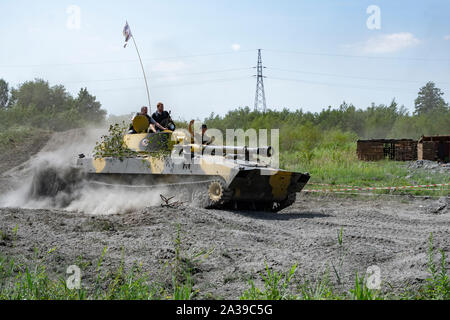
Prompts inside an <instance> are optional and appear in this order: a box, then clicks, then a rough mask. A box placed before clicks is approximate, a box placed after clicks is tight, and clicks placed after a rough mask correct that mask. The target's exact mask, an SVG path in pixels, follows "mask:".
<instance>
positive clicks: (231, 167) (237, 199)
mask: <svg viewBox="0 0 450 320" xmlns="http://www.w3.org/2000/svg"><path fill="white" fill-rule="evenodd" d="M135 122H137V121H135ZM144 122H145V121H144ZM134 124H135V129H137V130H136V131H137V132H142V131H143V128H138V127H139V126H138V125H137V124H136V123H134ZM143 127H146V126H145V125H144V126H143ZM147 127H148V125H147ZM189 140H190V139H189ZM191 142H192V141H187V139H186V136H185V135H183V134H182V133H179V132H178V131H175V132H161V133H136V134H127V135H125V136H124V144H125V145H126V146H127V147H128V148H129V149H131V150H133V151H134V152H136V154H135V156H133V157H126V158H122V159H119V158H114V157H104V158H86V157H84V156H81V157H80V158H79V159H78V160H77V170H79V171H80V172H81V174H82V175H83V177H84V178H85V179H87V181H88V182H89V183H93V184H99V185H105V186H123V187H130V188H148V187H150V188H151V187H154V186H161V187H167V188H168V190H169V191H168V192H169V195H170V196H172V195H176V196H177V198H178V200H181V201H191V202H193V203H194V204H196V205H198V206H200V207H204V208H231V209H246V210H271V211H279V210H281V209H283V208H286V207H288V206H290V205H291V204H292V203H294V201H295V196H296V193H297V192H300V191H301V190H302V188H303V187H304V186H305V184H306V183H307V182H308V180H309V174H308V173H305V174H303V173H297V172H289V171H285V170H281V169H275V168H271V167H268V166H267V165H264V164H262V163H261V162H260V161H259V157H270V156H272V148H271V147H263V148H247V147H228V146H211V145H209V146H207V145H201V144H192V143H191ZM161 151H163V153H161ZM164 152H165V153H164ZM252 159H255V160H254V161H253V160H252ZM72 175H73V174H72ZM64 187H67V183H66V184H65V185H64Z"/></svg>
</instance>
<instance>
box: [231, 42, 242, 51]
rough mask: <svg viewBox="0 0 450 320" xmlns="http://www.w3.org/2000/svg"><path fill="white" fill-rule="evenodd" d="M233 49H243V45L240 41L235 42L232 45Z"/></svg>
mask: <svg viewBox="0 0 450 320" xmlns="http://www.w3.org/2000/svg"><path fill="white" fill-rule="evenodd" d="M231 49H233V50H234V51H239V49H241V45H240V44H239V43H233V44H232V45H231Z"/></svg>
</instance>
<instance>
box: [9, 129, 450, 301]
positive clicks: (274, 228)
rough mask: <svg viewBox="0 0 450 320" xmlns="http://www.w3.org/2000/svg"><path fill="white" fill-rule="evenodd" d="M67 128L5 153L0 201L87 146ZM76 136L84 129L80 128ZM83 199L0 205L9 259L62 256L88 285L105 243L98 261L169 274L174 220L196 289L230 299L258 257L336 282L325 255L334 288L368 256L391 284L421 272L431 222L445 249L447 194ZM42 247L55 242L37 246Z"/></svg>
mask: <svg viewBox="0 0 450 320" xmlns="http://www.w3.org/2000/svg"><path fill="white" fill-rule="evenodd" d="M98 134H99V133H98V132H97V133H96V134H95V135H93V136H98ZM73 136H80V132H79V131H73V132H71V133H69V134H65V135H64V136H59V137H53V138H52V139H51V140H50V142H49V143H48V144H47V146H46V147H45V148H44V150H43V152H41V153H39V154H38V155H37V156H35V157H32V160H31V161H28V162H27V163H26V164H22V165H20V166H19V167H17V168H15V169H11V167H12V165H11V161H12V160H11V161H9V162H8V163H7V164H5V166H4V167H3V171H6V170H8V171H7V172H5V174H4V175H3V176H2V177H0V204H1V203H2V198H5V197H6V191H8V190H11V189H13V187H14V186H17V185H21V187H22V189H24V188H25V189H26V188H27V186H28V184H29V183H30V180H29V176H30V175H31V174H32V172H33V168H35V167H39V166H40V165H42V163H43V162H44V161H45V162H46V163H48V161H51V159H57V160H58V162H63V163H64V162H65V160H64V159H63V157H66V159H69V158H72V157H73V155H72V154H70V153H68V152H67V151H66V150H71V151H72V153H75V154H78V153H80V152H89V151H88V150H90V149H89V143H87V142H86V143H85V144H84V146H83V148H80V147H76V148H75V147H73V146H74V145H75V144H76V142H75V139H72V138H73ZM82 137H83V139H87V136H86V135H85V134H83V135H82ZM88 140H92V139H88ZM61 141H65V145H66V150H62V151H61V150H59V151H58V150H57V149H55V148H54V147H53V146H55V145H58V144H60V142H61ZM68 141H69V142H71V144H68V143H67V142H68ZM77 146H78V145H77ZM18 159H19V158H18ZM20 159H22V158H20ZM24 159H26V158H24ZM33 159H39V161H34V160H33ZM16 165H19V163H16ZM24 195H26V193H22V194H21V195H20V196H17V197H16V198H17V199H16V200H21V199H22V198H23V197H24ZM126 198H127V199H128V201H130V199H131V201H132V202H140V201H139V200H138V199H141V198H140V197H139V196H136V200H134V196H131V195H126ZM86 199H88V200H89V201H87V202H89V205H88V206H84V207H80V208H78V210H76V211H67V210H61V209H55V208H53V209H46V208H45V205H41V206H33V205H28V206H24V205H20V203H21V202H20V201H19V202H17V203H19V204H18V205H11V204H9V205H7V206H6V207H5V205H3V207H2V205H0V231H1V232H2V234H4V235H7V236H6V237H0V254H1V255H7V256H12V257H15V258H16V259H17V261H19V262H29V261H36V259H41V260H44V261H46V263H47V265H48V266H49V270H50V271H51V272H52V273H53V274H54V275H55V276H62V277H64V276H65V270H66V268H67V267H68V266H69V265H72V264H78V265H80V266H81V267H82V282H83V284H84V285H85V286H91V285H92V283H93V281H94V279H95V269H96V262H97V261H98V259H99V258H100V256H101V255H102V251H103V248H104V247H105V246H106V247H107V248H108V251H107V255H106V257H105V264H104V267H105V268H106V269H108V270H114V269H116V268H117V267H118V266H119V264H120V262H121V261H122V260H124V262H125V266H126V267H130V266H131V265H132V264H133V263H135V262H139V263H142V268H143V270H144V271H147V272H149V273H150V274H151V275H152V276H153V277H154V279H155V280H157V281H160V282H167V283H169V284H170V281H171V280H170V275H169V272H168V270H167V268H165V267H164V265H165V264H166V263H167V262H168V261H170V260H171V259H173V258H174V255H175V250H174V248H175V246H174V241H175V237H176V234H177V229H178V225H179V228H180V231H181V239H182V241H181V243H182V255H183V256H184V257H185V258H189V257H193V256H195V254H196V253H198V252H201V251H202V250H206V251H208V252H210V254H209V255H208V256H207V257H203V258H202V259H201V260H200V261H199V262H197V263H195V265H194V269H193V281H194V283H195V287H194V288H195V289H199V292H200V294H199V298H212V297H213V298H225V299H232V298H238V297H239V296H240V294H241V293H242V292H243V290H245V289H247V288H248V283H247V280H248V279H249V278H251V277H255V276H256V275H257V273H258V272H262V271H263V270H264V267H265V262H267V264H268V265H269V266H270V267H272V268H274V269H276V270H280V271H287V270H288V269H289V268H290V267H291V266H292V265H293V264H294V263H298V269H297V270H298V272H297V274H296V281H302V280H304V279H311V278H316V277H320V276H321V275H322V274H323V273H324V272H325V271H326V270H327V269H328V270H329V272H330V280H331V281H332V282H336V277H335V274H334V272H333V268H332V265H334V266H337V269H338V272H339V275H340V277H341V278H342V282H343V286H342V287H341V288H342V289H348V288H349V287H350V286H352V284H353V281H354V276H355V272H358V274H364V273H365V272H366V270H367V268H368V267H369V266H373V265H377V266H378V267H379V268H380V269H381V277H382V280H383V281H384V282H385V283H386V282H388V283H389V284H390V285H391V286H392V287H393V288H394V290H400V289H402V288H406V287H415V286H418V285H421V284H422V283H423V281H424V279H425V278H426V277H427V267H426V263H427V255H426V252H427V247H428V237H429V235H430V233H431V232H433V237H434V243H435V245H436V247H439V248H442V249H443V250H444V251H445V252H446V253H447V255H448V253H449V251H450V237H449V231H450V200H449V198H448V197H447V198H440V199H438V198H412V197H408V196H405V197H387V196H379V197H378V196H377V197H365V196H359V197H352V196H345V197H344V196H339V195H330V194H322V195H317V194H306V193H301V194H299V195H298V197H297V202H296V203H295V204H294V205H293V206H291V207H289V208H286V209H284V210H283V211H281V212H280V213H277V214H274V213H266V212H232V211H219V210H205V209H198V208H194V207H191V206H189V205H181V206H178V207H176V208H169V207H161V206H160V204H159V201H155V200H152V202H151V203H147V204H146V203H145V202H144V203H142V202H141V205H140V206H136V207H133V206H131V207H129V206H128V207H126V210H122V211H121V213H115V214H103V215H98V214H94V213H96V212H98V210H94V209H91V208H96V209H98V207H99V206H100V207H101V206H102V205H104V204H105V203H106V202H109V201H110V200H109V198H107V197H104V196H102V197H96V196H95V194H94V196H93V197H90V198H86ZM144 199H145V198H144ZM158 200H159V199H158ZM95 202H98V204H96V203H95ZM9 203H11V202H9ZM18 206H22V207H28V209H27V208H18ZM341 228H342V229H343V235H344V237H343V247H340V246H339V244H338V241H337V234H338V232H339V230H340V229H341ZM14 230H17V231H16V232H14ZM51 249H55V250H53V251H52V252H51V253H47V252H48V251H49V250H51ZM339 261H342V266H339V265H340V263H339ZM385 287H389V286H385Z"/></svg>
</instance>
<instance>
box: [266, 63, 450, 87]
mask: <svg viewBox="0 0 450 320" xmlns="http://www.w3.org/2000/svg"><path fill="white" fill-rule="evenodd" d="M269 70H279V71H284V72H293V73H303V74H311V75H319V76H327V77H339V78H349V79H357V80H371V81H392V82H408V83H423V81H421V80H406V79H389V78H369V77H360V76H349V75H342V74H335V73H334V74H333V73H322V72H312V71H303V70H289V69H280V68H272V67H269ZM439 83H441V84H448V83H449V82H441V81H439Z"/></svg>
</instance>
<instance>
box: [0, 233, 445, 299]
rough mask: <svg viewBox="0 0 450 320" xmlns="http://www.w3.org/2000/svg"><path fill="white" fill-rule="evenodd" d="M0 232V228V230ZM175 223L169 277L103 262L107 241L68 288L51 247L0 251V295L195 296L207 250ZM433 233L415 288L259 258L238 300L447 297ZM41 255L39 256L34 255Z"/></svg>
mask: <svg viewBox="0 0 450 320" xmlns="http://www.w3.org/2000/svg"><path fill="white" fill-rule="evenodd" d="M2 234H4V233H2ZM182 243H183V239H182V238H181V232H180V226H178V227H177V232H176V235H175V239H174V242H173V245H174V252H175V255H174V257H173V258H172V259H169V260H168V261H167V263H166V264H165V265H164V270H168V271H169V274H170V277H171V278H172V282H171V283H169V284H168V283H167V282H164V281H158V280H157V279H156V277H155V276H153V277H152V276H151V275H150V274H149V273H148V272H145V271H144V270H143V268H142V264H141V263H134V264H133V265H132V266H131V267H129V268H128V269H125V267H124V260H123V256H124V252H123V251H122V259H121V262H120V265H119V267H118V268H117V269H115V270H113V271H109V270H108V269H106V268H104V262H105V259H106V255H107V247H105V248H104V249H103V252H102V255H101V256H100V258H99V259H98V261H97V263H96V264H94V267H95V273H94V275H93V277H94V279H93V281H92V283H93V284H92V285H91V286H86V285H85V282H84V280H83V279H84V278H83V277H82V280H81V287H80V288H79V289H69V288H68V286H67V283H66V278H65V277H67V275H64V277H62V276H60V277H58V276H55V275H54V274H52V273H51V272H49V270H48V268H47V267H46V259H47V258H49V257H50V256H51V255H52V254H56V249H51V250H49V251H48V252H47V253H46V254H44V255H42V254H39V252H37V251H36V250H35V254H34V258H33V259H32V260H33V261H32V263H29V264H22V263H18V262H17V261H16V260H15V259H14V258H8V257H5V256H3V255H0V300H1V299H3V300H4V299H12V300H21V299H27V300H48V299H55V300H84V299H89V300H92V299H94V300H160V299H175V300H189V299H194V298H197V297H199V295H200V292H199V290H194V289H193V286H194V281H193V280H192V271H193V269H194V268H195V265H196V264H198V263H200V262H201V260H202V259H204V258H206V257H207V256H208V255H209V254H210V253H211V252H212V251H209V252H207V251H201V252H199V253H197V254H193V255H189V254H187V252H184V251H183V249H182ZM434 251H435V249H434V246H433V237H432V234H430V239H429V249H428V272H429V277H428V278H427V279H426V283H425V284H424V285H422V286H421V287H419V288H418V289H415V290H411V289H404V290H402V291H397V292H392V291H390V290H389V289H390V286H387V288H384V287H386V284H387V285H389V284H388V283H386V284H385V283H383V282H382V283H381V285H382V287H381V288H380V289H379V290H375V289H370V288H369V287H368V286H367V277H366V276H367V275H366V276H364V277H360V276H359V275H358V273H357V272H355V281H354V284H353V286H352V287H350V288H348V289H345V288H343V287H342V286H341V285H339V284H338V287H336V286H334V285H333V284H332V282H331V281H330V274H329V272H328V271H327V270H325V272H324V273H323V275H322V276H319V277H317V278H316V279H315V280H310V279H301V278H299V277H296V271H297V264H294V265H293V266H292V267H291V268H290V269H289V270H288V271H287V272H285V273H284V272H279V271H275V270H273V269H272V268H270V267H269V266H268V265H267V263H266V264H265V272H264V273H260V274H259V277H260V278H259V281H260V282H261V283H262V289H261V288H260V287H259V286H258V284H257V283H255V280H253V279H252V280H249V286H250V288H248V289H246V290H244V292H243V293H242V294H241V296H240V299H242V300H261V299H262V300H386V299H389V300H392V299H394V300H448V299H450V283H449V277H448V274H447V269H448V265H447V261H446V256H445V253H444V251H443V250H439V251H440V253H441V254H440V259H439V265H436V261H435V256H434ZM38 257H41V258H38ZM76 264H77V265H78V266H79V267H80V268H81V269H82V270H86V269H87V268H88V267H89V266H91V265H92V263H89V262H87V263H86V262H84V261H83V259H82V257H80V258H79V259H78V260H77V261H76Z"/></svg>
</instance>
